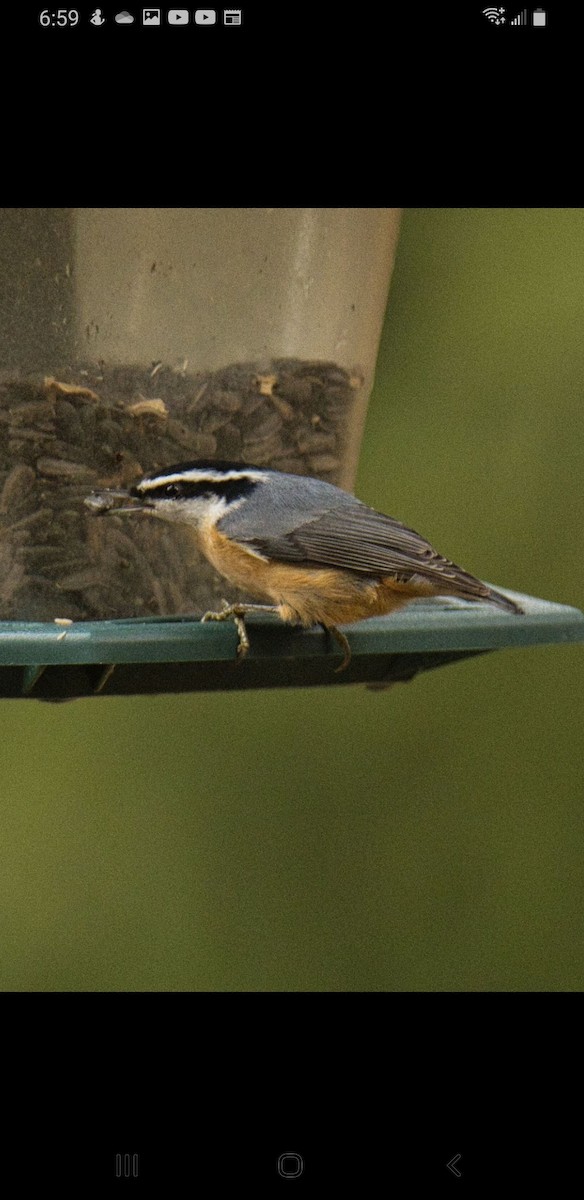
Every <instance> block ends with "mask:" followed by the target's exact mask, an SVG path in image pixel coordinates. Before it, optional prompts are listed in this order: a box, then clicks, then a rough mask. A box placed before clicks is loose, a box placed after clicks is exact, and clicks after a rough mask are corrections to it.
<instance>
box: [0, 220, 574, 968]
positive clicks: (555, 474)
mask: <svg viewBox="0 0 584 1200" xmlns="http://www.w3.org/2000/svg"><path fill="white" fill-rule="evenodd" d="M583 327H584V212H583V210H578V209H443V210H437V209H425V210H408V211H406V213H405V214H404V219H403V225H402V233H401V239H400V244H399V249H398V256H397V262H396V268H395V272H394V278H393V282H392V288H391V296H390V304H389V307H388V314H387V319H386V323H385V328H384V333H383V339H382V346H381V352H380V357H379V363H378V370H377V378H376V385H375V391H374V394H373V397H372V401H371V406H370V412H369V417H368V422H367V427H366V432H365V440H364V445H363V453H362V457H361V466H360V472H359V480H358V488H357V491H358V494H359V496H360V497H361V498H362V499H363V500H365V501H367V502H368V503H370V504H372V505H374V506H375V507H377V508H380V509H383V510H385V511H386V512H389V513H391V514H392V515H394V516H396V517H398V518H400V519H401V520H403V521H405V522H406V523H407V524H409V525H412V526H413V527H414V528H416V529H419V530H420V532H422V533H423V534H425V535H426V536H427V537H428V538H429V539H430V540H431V541H433V542H434V544H435V545H437V546H438V547H439V549H441V550H442V551H443V552H444V553H446V554H448V555H450V556H451V557H453V558H454V559H455V560H456V561H457V562H460V563H462V564H463V565H464V566H466V567H467V568H468V569H469V570H471V571H473V572H475V573H477V574H479V575H481V576H482V578H484V579H487V580H489V581H490V582H493V583H498V584H501V585H503V586H508V587H511V588H513V589H517V590H518V591H524V592H528V593H530V594H532V595H537V596H542V597H544V598H546V599H550V600H557V601H560V602H563V603H567V604H574V605H576V606H577V607H582V604H583V603H584V586H583V583H584V581H583V568H582V559H583V556H582V529H583V526H584V506H583V503H582V480H583V478H584V461H583V458H584V455H583V449H582V432H583V425H584V422H583V418H582V393H583V390H584V389H583V383H584V378H583V377H584V364H583V352H582V344H583V343H582V330H583ZM582 667H583V656H582V650H581V648H580V647H578V646H576V647H574V646H565V647H564V646H559V647H550V648H536V649H531V650H513V651H503V652H498V653H495V654H492V655H486V656H485V657H481V658H477V659H475V660H469V661H468V662H465V663H460V664H458V665H455V666H449V667H446V668H444V669H440V670H437V671H434V672H431V673H429V674H427V675H422V676H420V677H419V678H418V679H417V680H415V681H414V682H413V683H411V684H407V685H398V686H396V687H394V688H392V689H390V690H389V691H387V692H383V693H372V692H368V691H367V690H365V689H364V688H360V687H356V688H351V687H346V688H335V689H331V690H330V691H328V690H326V689H315V690H309V689H307V690H305V691H304V690H298V691H290V692H287V691H269V692H266V693H265V694H264V693H261V692H258V693H255V694H254V693H250V692H246V693H244V694H242V695H236V694H224V695H221V694H217V695H204V694H203V695H192V696H161V697H154V698H153V697H143V698H142V697H139V698H132V699H124V698H119V699H116V698H106V697H103V698H101V699H93V700H78V701H74V702H72V703H68V704H64V705H56V706H52V705H49V704H43V703H40V702H35V701H32V700H28V701H1V702H0V719H1V727H2V737H1V742H0V788H1V792H0V798H1V801H0V823H1V824H0V889H1V899H0V921H1V941H0V946H1V951H0V988H1V989H2V990H4V991H9V990H15V991H22V990H29V991H55V990H56V991H70V990H74V991H85V990H97V991H112V990H114V991H118V990H124V991H126V990H129V991H157V990H160V991H208V990H211V991H217V990H219V991H237V990H244V991H265V990H269V991H272V990H277V991H300V990H308V991H338V990H341V991H408V990H423V991H443V990H456V991H459V990H463V991H476V990H505V991H508V990H538V991H539V990H580V989H581V988H582V987H583V986H584V964H583V948H584V947H583V941H584V899H583V895H584V886H583V884H584V849H583V847H584V803H583V801H584V788H583V786H582V774H583V772H582V749H583V745H584V737H583V716H584V712H583V707H584V706H583V704H582V698H583V677H584V672H583V669H582Z"/></svg>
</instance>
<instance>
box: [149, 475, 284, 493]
mask: <svg viewBox="0 0 584 1200" xmlns="http://www.w3.org/2000/svg"><path fill="white" fill-rule="evenodd" d="M230 479H257V480H260V481H261V480H264V479H267V475H265V474H264V472H263V471H253V470H249V471H223V472H219V471H217V473H216V474H214V475H212V474H211V473H210V471H200V470H192V471H177V472H176V474H174V475H165V474H161V475H157V476H156V478H155V479H146V480H142V481H141V482H140V485H139V486H140V487H141V488H143V489H144V491H148V490H149V488H155V487H160V486H161V484H163V483H227V482H228V481H229V480H230Z"/></svg>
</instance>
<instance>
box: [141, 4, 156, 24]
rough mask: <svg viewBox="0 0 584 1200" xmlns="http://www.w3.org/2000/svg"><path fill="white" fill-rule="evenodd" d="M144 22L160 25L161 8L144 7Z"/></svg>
mask: <svg viewBox="0 0 584 1200" xmlns="http://www.w3.org/2000/svg"><path fill="white" fill-rule="evenodd" d="M142 24H143V25H160V9H159V8H143V9H142Z"/></svg>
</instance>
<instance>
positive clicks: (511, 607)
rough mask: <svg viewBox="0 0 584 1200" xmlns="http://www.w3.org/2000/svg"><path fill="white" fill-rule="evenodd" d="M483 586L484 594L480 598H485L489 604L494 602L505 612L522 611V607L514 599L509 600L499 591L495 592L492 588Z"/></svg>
mask: <svg viewBox="0 0 584 1200" xmlns="http://www.w3.org/2000/svg"><path fill="white" fill-rule="evenodd" d="M484 586H485V592H486V594H485V596H484V597H482V599H484V600H487V601H488V602H489V604H496V605H497V607H498V608H504V609H505V610H506V612H512V613H522V612H523V609H522V607H521V605H520V604H517V603H516V601H515V600H509V598H508V597H507V596H503V595H502V593H501V592H496V591H495V589H494V588H490V587H488V586H487V584H485V585H484Z"/></svg>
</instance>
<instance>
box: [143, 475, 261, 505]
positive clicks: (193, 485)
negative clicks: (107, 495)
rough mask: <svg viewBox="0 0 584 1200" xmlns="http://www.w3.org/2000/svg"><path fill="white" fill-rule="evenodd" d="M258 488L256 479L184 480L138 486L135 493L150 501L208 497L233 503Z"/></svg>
mask: <svg viewBox="0 0 584 1200" xmlns="http://www.w3.org/2000/svg"><path fill="white" fill-rule="evenodd" d="M256 486H257V483H256V480H254V479H217V480H212V481H211V480H197V481H196V482H194V481H193V480H189V479H182V480H175V481H174V482H172V483H159V484H157V485H156V487H144V486H143V485H142V486H140V485H138V487H137V488H136V489H135V493H136V495H138V496H141V497H143V498H144V499H148V500H195V499H199V498H202V497H208V498H209V499H212V500H213V499H219V498H223V499H224V500H227V501H233V500H240V499H242V498H243V497H244V496H248V495H249V493H250V492H253V490H254V488H255V487H256Z"/></svg>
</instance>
